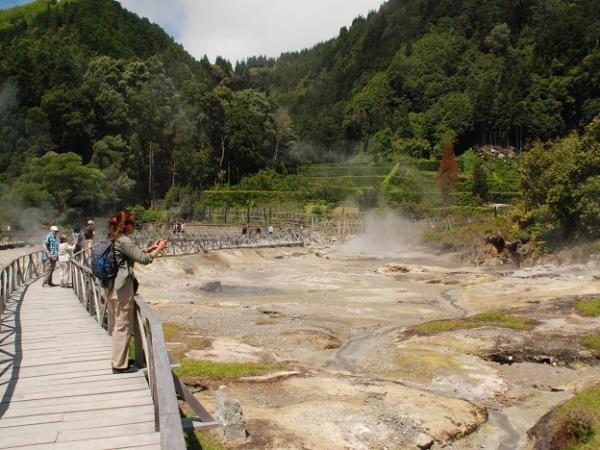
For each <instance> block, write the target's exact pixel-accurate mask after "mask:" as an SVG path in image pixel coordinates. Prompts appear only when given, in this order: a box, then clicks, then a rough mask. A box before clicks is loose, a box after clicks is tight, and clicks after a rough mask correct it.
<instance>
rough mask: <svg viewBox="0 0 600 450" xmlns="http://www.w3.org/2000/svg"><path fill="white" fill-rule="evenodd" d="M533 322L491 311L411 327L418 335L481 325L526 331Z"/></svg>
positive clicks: (531, 326) (466, 328) (531, 327)
mask: <svg viewBox="0 0 600 450" xmlns="http://www.w3.org/2000/svg"><path fill="white" fill-rule="evenodd" d="M534 324H535V322H534V321H533V320H530V319H526V318H524V317H519V316H511V315H508V314H504V313H502V312H497V311H492V312H486V313H481V314H476V315H474V316H471V317H466V318H464V319H449V320H435V321H433V322H427V323H421V324H419V325H416V326H414V327H412V331H415V332H416V333H417V334H419V335H431V334H437V333H445V332H449V331H456V330H468V329H472V328H481V327H496V328H509V329H511V330H520V331H528V330H531V329H533V326H534Z"/></svg>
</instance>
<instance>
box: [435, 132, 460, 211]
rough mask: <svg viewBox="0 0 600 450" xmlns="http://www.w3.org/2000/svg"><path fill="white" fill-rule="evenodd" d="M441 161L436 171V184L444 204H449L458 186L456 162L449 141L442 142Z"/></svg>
mask: <svg viewBox="0 0 600 450" xmlns="http://www.w3.org/2000/svg"><path fill="white" fill-rule="evenodd" d="M442 149H443V153H442V161H441V162H440V168H439V171H438V184H439V186H440V191H441V192H442V196H443V197H444V204H446V205H448V204H450V201H451V198H452V194H453V193H454V192H455V191H456V188H457V186H458V164H456V159H455V158H454V148H453V147H452V143H451V142H450V141H444V143H443V144H442Z"/></svg>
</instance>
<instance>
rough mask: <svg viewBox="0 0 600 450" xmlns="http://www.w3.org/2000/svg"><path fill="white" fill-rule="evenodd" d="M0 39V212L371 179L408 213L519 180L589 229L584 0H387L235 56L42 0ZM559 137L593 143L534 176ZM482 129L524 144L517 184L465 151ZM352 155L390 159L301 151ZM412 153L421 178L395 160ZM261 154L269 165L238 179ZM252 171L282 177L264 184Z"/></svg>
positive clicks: (124, 18) (250, 195) (590, 90)
mask: <svg viewBox="0 0 600 450" xmlns="http://www.w3.org/2000/svg"><path fill="white" fill-rule="evenodd" d="M257 32H259V31H257ZM0 55H2V58H0V224H1V223H10V222H18V221H19V216H22V215H23V214H24V211H25V210H27V209H34V210H35V211H36V213H37V212H39V211H42V212H43V213H44V217H45V218H49V217H59V218H60V220H64V221H65V223H67V222H69V221H71V222H74V221H76V220H78V218H80V217H81V216H82V215H92V214H100V213H105V212H107V211H109V210H113V209H115V208H117V207H119V206H133V205H143V206H145V207H148V206H151V205H154V204H156V200H161V199H164V200H165V201H164V203H163V204H164V205H165V206H167V207H171V208H173V210H174V211H176V212H177V213H181V214H185V215H189V216H195V212H194V205H199V206H200V207H202V206H203V205H212V206H215V205H216V206H219V207H224V208H229V207H231V206H232V205H233V206H241V207H244V208H245V207H249V205H258V204H259V203H264V202H267V203H269V202H270V203H269V204H271V203H272V204H277V205H278V206H281V201H283V200H286V199H287V200H290V198H292V197H293V198H296V197H298V198H302V199H303V200H302V201H299V203H301V204H299V205H298V208H301V209H303V208H304V206H306V205H304V203H306V201H305V200H306V199H310V202H315V203H317V206H319V207H320V206H326V207H327V209H328V210H333V209H335V207H336V205H337V204H339V203H340V202H341V201H343V200H351V201H354V202H356V203H357V204H358V205H363V206H364V205H366V206H365V207H371V206H372V205H379V204H380V202H379V201H378V200H377V199H378V198H381V196H382V195H383V196H384V197H385V201H386V202H387V204H388V205H392V206H398V205H399V206H402V207H408V208H409V210H410V211H420V212H421V213H422V212H423V211H428V209H427V208H429V207H434V208H437V207H439V206H440V205H443V206H444V207H445V206H448V205H458V206H461V207H471V206H479V205H481V204H482V203H484V202H486V201H500V202H504V201H516V199H519V198H522V199H523V200H524V203H523V206H524V216H523V220H524V222H527V223H530V224H534V225H532V226H538V225H539V224H540V223H544V224H545V227H546V228H547V229H548V230H550V231H554V230H559V231H561V232H564V233H567V234H568V233H572V232H573V230H586V233H588V234H592V235H600V225H598V226H596V225H594V224H595V223H596V222H597V220H595V219H594V217H595V216H594V214H595V211H596V210H597V208H596V206H595V205H596V203H594V202H597V200H593V201H592V203H589V202H587V203H586V202H584V201H579V200H581V199H582V198H584V197H586V198H587V197H589V198H592V199H596V198H598V192H597V181H596V178H597V176H598V170H599V169H598V166H597V161H598V158H597V157H596V156H595V155H596V152H597V150H598V146H597V145H595V143H594V142H592V141H594V139H593V138H591V137H590V136H597V133H596V132H595V131H594V132H591V131H589V130H596V128H597V123H598V122H596V123H595V125H593V126H591V125H589V124H590V123H591V122H592V120H593V118H594V117H597V116H598V115H599V114H600V75H599V74H600V2H598V1H597V0H572V1H569V2H567V1H565V0H452V1H450V0H442V1H439V0H389V1H388V2H387V3H385V4H384V5H383V6H382V7H381V8H380V10H379V11H377V12H373V13H371V14H369V16H368V17H366V18H362V17H359V18H357V19H355V20H354V22H353V24H352V26H350V27H348V28H346V27H344V28H342V29H341V30H340V34H339V36H337V37H336V38H334V39H332V40H330V41H328V42H324V43H320V44H318V45H316V46H315V47H314V48H312V49H307V50H304V51H302V52H297V53H288V54H283V55H281V57H280V58H278V59H270V58H265V57H251V58H249V59H248V60H247V61H244V62H242V63H239V64H237V65H236V67H235V68H233V67H232V66H231V64H230V63H229V62H228V61H226V60H225V59H223V58H217V60H216V61H215V63H214V64H211V63H210V62H209V61H208V59H207V58H206V57H205V58H203V59H201V60H200V61H198V60H195V59H194V58H193V57H192V56H190V55H189V54H188V53H187V52H186V51H185V50H184V49H183V48H182V47H181V46H180V45H179V44H176V43H175V42H174V41H173V39H172V38H170V37H169V36H168V35H167V34H165V33H164V31H163V30H162V29H161V28H160V27H158V26H157V25H154V24H151V23H150V22H149V21H148V20H147V19H143V18H140V17H138V16H136V15H135V14H133V13H130V12H128V11H127V10H125V9H124V8H122V7H121V6H120V4H119V3H117V2H116V1H114V0H62V1H60V2H56V1H55V0H38V1H36V2H33V3H30V4H28V5H27V6H22V7H18V8H12V9H9V10H0ZM586 126H587V127H588V128H587V130H588V131H587V134H586V135H585V136H584V137H583V138H580V137H578V136H576V135H571V133H579V136H581V135H582V134H583V133H584V130H585V129H586ZM559 138H562V139H563V140H559V141H557V143H555V144H554V146H552V145H550V144H547V145H546V144H544V145H542V144H540V143H539V142H547V141H549V140H554V139H559ZM565 139H566V140H565ZM565 142H567V143H568V142H578V143H579V144H577V145H579V147H578V148H580V152H581V154H586V155H588V156H586V158H587V159H586V161H589V164H588V165H587V166H586V167H584V168H583V169H585V171H584V172H585V173H584V172H581V170H579V169H577V173H578V174H579V175H581V174H584V175H585V176H583V175H582V176H581V180H582V181H581V183H580V184H581V185H584V184H585V186H586V187H585V190H584V191H583V190H581V189H582V188H580V186H575V185H573V184H572V183H571V184H569V183H568V182H567V181H566V180H563V181H564V182H561V183H562V184H561V185H560V186H554V185H553V180H557V179H558V178H556V177H550V178H547V177H546V178H544V183H543V185H534V184H532V183H533V181H532V179H533V178H539V174H540V173H541V171H543V170H546V169H548V168H551V170H553V171H556V172H557V173H562V174H564V173H570V172H569V171H563V170H562V168H561V165H560V162H559V163H558V165H556V164H555V162H554V161H553V160H552V158H550V157H548V155H552V154H556V155H562V154H563V153H564V152H565V151H567V150H568V148H569V146H568V145H566V144H564V143H565ZM483 145H493V146H499V147H515V149H516V152H513V151H512V150H511V151H509V153H510V154H514V153H517V154H518V153H520V152H521V151H526V150H528V149H530V148H533V149H534V151H533V152H532V156H531V157H529V158H528V159H524V158H522V163H523V164H524V165H523V166H522V170H521V174H522V180H521V184H520V186H519V185H518V183H517V181H516V180H517V175H516V172H517V167H516V166H517V165H518V164H514V162H511V163H510V164H509V166H506V165H504V166H506V167H504V166H503V167H501V166H499V165H498V164H497V163H496V162H494V161H489V160H488V161H484V162H485V164H484V165H482V164H479V163H477V161H476V160H477V159H478V158H480V157H479V156H477V152H476V151H475V150H472V151H470V152H467V150H468V149H472V148H474V147H477V146H483ZM451 147H453V148H454V150H455V151H456V153H457V154H464V155H463V158H464V160H463V161H462V162H463V163H464V162H465V161H471V162H472V164H471V163H469V164H466V165H465V164H463V166H462V168H463V169H466V172H463V173H461V175H460V177H458V175H457V174H454V175H453V176H454V178H455V183H453V184H455V185H456V186H455V187H456V188H457V189H458V192H455V193H453V195H446V196H445V197H444V201H443V202H442V203H440V200H439V198H438V199H437V200H435V201H432V202H429V203H428V202H426V201H425V200H423V199H424V198H427V197H428V196H429V195H430V194H431V193H432V192H433V191H435V190H436V189H437V188H436V186H435V182H433V183H432V182H431V181H432V180H434V179H435V177H436V173H435V172H434V171H435V170H437V168H438V167H440V163H439V160H440V159H441V156H442V149H443V148H446V150H449V149H451ZM449 152H450V153H451V150H449ZM357 153H360V155H359V156H358V160H360V161H368V162H366V163H364V165H365V167H364V170H365V171H366V172H369V170H370V168H369V167H368V165H369V164H372V163H373V161H380V162H381V163H382V166H385V167H389V168H390V172H389V173H388V174H381V175H378V176H380V177H382V178H381V179H375V178H373V177H370V178H369V177H367V178H362V179H360V180H355V179H344V180H340V179H335V180H333V179H332V178H331V177H329V178H326V177H325V178H321V177H318V178H311V175H310V174H311V171H310V167H309V165H308V164H307V163H310V162H320V163H332V162H333V163H337V162H339V161H340V160H348V158H349V157H350V156H352V155H355V154H357ZM428 159H432V160H434V161H428ZM573 164H575V163H573ZM303 166H304V167H303ZM413 166H414V167H416V169H418V170H417V172H418V173H421V172H427V173H422V174H421V175H422V176H425V175H426V178H427V179H428V180H429V182H428V183H423V182H420V181H418V180H416V179H412V178H411V177H409V176H407V175H406V174H407V173H409V172H410V170H408V169H409V168H410V167H413ZM579 166H580V164H579V163H577V164H575V167H579ZM324 167H325V166H324ZM261 169H268V170H267V171H266V172H264V174H267V175H268V176H266V175H264V174H262V175H261V174H259V175H258V176H257V178H249V179H248V180H244V181H243V182H242V183H241V184H240V182H241V181H242V180H243V178H244V177H246V176H247V175H253V174H255V173H257V172H258V171H259V170H261ZM583 169H582V170H583ZM352 170H354V169H352ZM361 170H362V169H361ZM411 170H412V169H411ZM548 170H550V169H548ZM486 171H487V172H489V175H490V177H489V179H490V180H491V181H490V182H489V183H488V184H489V185H490V186H485V185H483V184H482V183H481V180H484V178H485V177H486V176H487V175H486V174H485V172H486ZM366 172H365V173H366ZM493 172H495V173H493ZM286 173H287V174H290V173H293V174H298V173H300V174H301V175H302V174H303V176H301V177H296V178H297V179H296V178H294V177H293V176H288V177H285V174H286ZM352 174H353V176H354V175H355V173H354V172H352ZM421 175H420V176H421ZM265 176H266V178H268V179H269V180H271V181H273V180H275V181H277V182H275V181H273V182H270V183H267V184H268V185H269V189H271V190H274V191H281V190H282V189H283V191H282V192H274V193H269V194H266V193H264V192H263V191H264V190H265V189H266V188H265V187H264V185H265V183H264V182H263V181H264V179H265ZM280 177H283V178H280ZM559 178H560V177H559ZM256 180H259V181H260V183H258V185H259V186H262V187H260V189H259V188H257V187H252V186H253V183H254V184H256V183H255V181H256ZM261 180H262V181H261ZM281 180H283V181H281ZM415 180H416V181H415ZM561 180H562V178H561ZM342 181H343V183H342ZM302 182H305V184H304V185H302V187H301V188H299V186H300V185H299V183H300V184H301V183H302ZM337 182H340V184H339V185H336V184H335V183H337ZM459 182H460V183H459ZM484 184H485V183H484ZM233 185H237V186H236V187H235V189H234V190H235V192H232V191H231V189H230V188H229V187H230V186H233ZM280 185H281V186H280ZM480 185H481V186H480ZM215 186H216V187H218V189H216V190H214V191H213V192H207V188H214V187H215ZM244 186H245V187H244ZM536 189H537V190H536ZM557 189H558V190H559V191H560V192H561V195H559V196H557V195H556V192H557ZM242 191H243V192H242ZM517 191H519V192H517ZM201 193H202V194H201ZM292 193H293V195H292ZM488 194H489V195H488ZM438 197H439V196H438ZM232 199H234V200H235V199H237V200H236V201H235V202H234V200H232ZM265 199H271V200H265ZM548 199H549V200H548ZM557 199H558V200H557ZM574 199H575V200H574ZM376 200H377V201H376ZM548 201H554V203H553V207H552V208H550V209H548V207H547V205H546V204H547V203H548ZM573 202H575V203H576V204H577V206H575V207H572V206H569V204H571V203H573ZM182 205H184V206H185V207H184V206H182ZM369 205H371V206H369ZM263 206H264V205H263ZM361 207H362V206H361ZM184 212H185V213H184ZM584 216H585V217H586V219H585V220H583V219H582V217H584ZM25 217H31V216H30V215H28V214H25ZM47 220H50V219H47ZM584 222H585V224H584ZM557 224H558V225H557Z"/></svg>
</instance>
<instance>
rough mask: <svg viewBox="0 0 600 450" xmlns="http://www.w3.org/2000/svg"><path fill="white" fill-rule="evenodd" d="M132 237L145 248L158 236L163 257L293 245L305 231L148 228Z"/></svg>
mask: <svg viewBox="0 0 600 450" xmlns="http://www.w3.org/2000/svg"><path fill="white" fill-rule="evenodd" d="M131 238H132V239H133V240H134V241H135V242H136V243H137V244H138V245H139V246H140V247H147V246H148V245H150V244H151V243H152V242H153V241H154V240H156V239H158V238H161V239H166V240H167V241H168V245H167V250H166V251H165V253H163V256H181V255H192V254H195V253H205V252H209V251H214V250H225V249H235V248H267V247H295V246H302V245H304V240H305V239H306V238H307V235H306V234H303V233H300V232H297V233H292V232H288V233H285V232H278V233H273V234H272V235H269V234H268V233H267V232H266V231H264V232H261V233H256V232H255V231H254V232H253V230H251V231H250V232H248V233H247V234H243V235H242V234H241V233H211V234H180V235H177V234H175V235H174V234H171V233H169V234H167V235H164V234H159V233H158V232H157V233H153V232H150V231H143V232H138V233H135V234H134V235H132V236H131Z"/></svg>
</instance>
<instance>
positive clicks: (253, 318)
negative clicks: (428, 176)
mask: <svg viewBox="0 0 600 450" xmlns="http://www.w3.org/2000/svg"><path fill="white" fill-rule="evenodd" d="M419 242H420V241H419V235H418V232H417V231H416V230H414V229H412V227H411V226H409V225H407V224H406V223H405V222H402V221H398V222H395V221H394V220H393V219H387V220H382V221H378V222H373V223H371V224H370V226H369V227H367V234H366V235H364V236H360V237H356V238H350V239H348V240H345V241H344V242H326V241H325V240H322V239H321V240H312V241H311V242H310V243H308V244H307V245H306V246H305V247H303V248H302V247H300V248H282V249H260V250H250V249H248V250H225V251H217V252H212V253H207V254H200V255H192V256H183V257H170V258H161V259H158V260H157V261H155V262H154V263H153V264H151V265H150V266H146V267H136V271H137V273H138V277H139V278H140V282H141V286H142V287H141V293H142V295H143V296H144V297H145V298H146V299H147V300H148V301H149V302H150V303H151V304H152V305H153V307H154V308H155V309H156V310H157V311H158V312H159V314H160V316H161V319H162V321H163V323H166V324H169V326H171V325H173V326H178V329H180V330H181V329H183V330H185V335H184V336H183V335H181V334H179V335H178V336H175V337H169V336H168V337H167V339H168V340H170V343H169V347H170V350H171V352H172V354H173V355H176V356H177V357H178V358H188V359H197V360H209V361H218V362H240V363H248V362H260V363H268V364H275V366H273V367H276V369H274V370H272V371H270V372H269V373H268V374H266V375H261V376H255V377H245V378H242V379H238V380H235V381H227V382H211V381H210V380H206V379H202V378H199V379H193V377H192V378H191V379H190V378H188V379H187V380H186V382H187V383H189V384H191V385H192V386H195V391H196V395H197V397H198V398H199V399H200V400H201V401H202V403H203V404H204V405H206V407H207V408H208V409H209V410H211V408H213V406H214V405H213V403H214V389H216V388H218V387H219V386H220V385H224V386H225V390H226V392H228V393H229V395H230V396H232V397H234V398H236V399H238V400H239V401H240V404H241V406H242V408H243V411H244V415H245V418H246V428H247V431H248V434H249V435H248V439H247V440H246V441H245V442H241V443H239V444H232V445H231V446H232V448H248V449H263V448H269V449H297V448H307V449H346V448H351V449H375V448H376V449H384V448H388V449H397V448H430V447H431V446H433V448H440V447H446V448H451V449H479V448H486V449H515V448H528V447H530V446H531V443H530V440H531V437H530V435H531V433H528V431H529V430H530V429H532V427H534V425H536V423H537V422H538V421H539V420H540V418H542V417H543V416H544V415H545V414H546V413H547V412H549V411H550V410H551V409H552V408H553V407H554V406H556V405H557V404H559V403H560V402H562V401H564V400H565V399H567V398H569V397H570V396H572V395H574V393H576V392H578V391H579V390H581V389H583V388H584V387H586V386H589V385H591V384H593V383H595V382H597V381H598V380H600V370H599V369H598V368H597V367H595V363H594V361H595V358H594V355H593V354H592V353H591V352H590V351H589V350H587V349H586V348H585V347H584V346H583V345H582V344H581V343H580V339H581V337H582V336H584V335H586V334H589V333H591V332H593V331H594V330H596V328H597V321H596V320H595V319H593V318H586V317H582V316H580V315H578V314H577V312H576V310H575V308H574V304H575V302H577V301H579V300H581V299H586V298H591V297H593V296H596V295H598V294H599V293H600V285H599V283H598V282H597V281H595V278H594V269H593V268H591V267H589V266H587V265H578V264H563V265H547V266H541V265H538V266H534V267H526V268H519V267H516V266H508V265H495V266H489V267H483V266H480V267H475V266H473V265H472V264H470V263H468V262H461V261H460V259H459V258H458V257H457V255H452V254H445V253H440V252H435V251H432V250H429V249H428V248H426V247H424V246H422V245H421V244H420V243H419ZM439 320H445V321H443V322H435V321H439Z"/></svg>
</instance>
